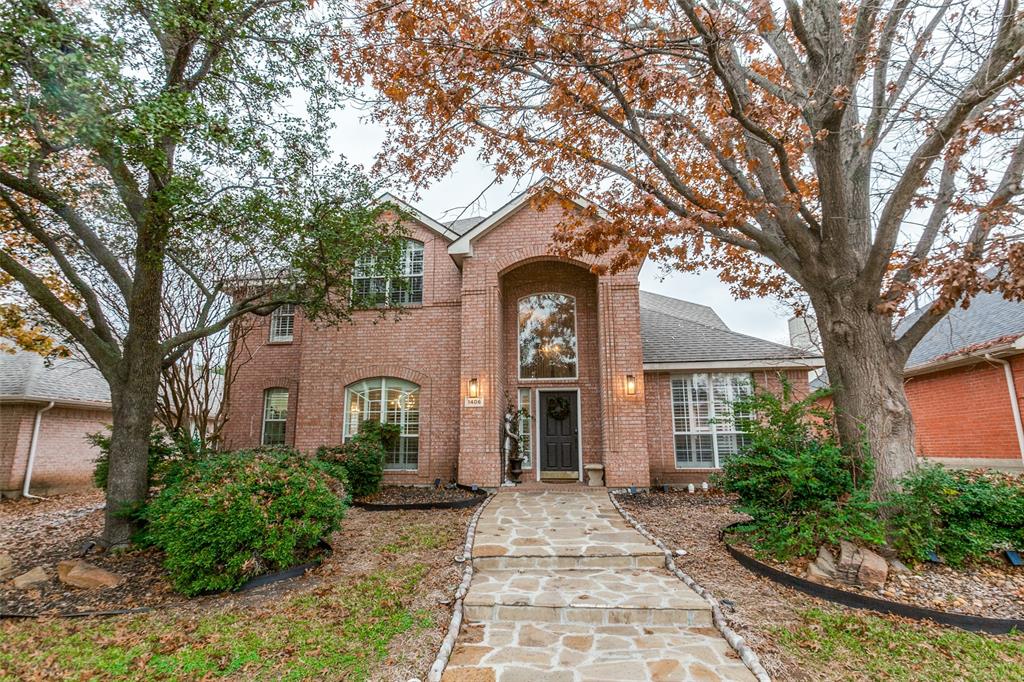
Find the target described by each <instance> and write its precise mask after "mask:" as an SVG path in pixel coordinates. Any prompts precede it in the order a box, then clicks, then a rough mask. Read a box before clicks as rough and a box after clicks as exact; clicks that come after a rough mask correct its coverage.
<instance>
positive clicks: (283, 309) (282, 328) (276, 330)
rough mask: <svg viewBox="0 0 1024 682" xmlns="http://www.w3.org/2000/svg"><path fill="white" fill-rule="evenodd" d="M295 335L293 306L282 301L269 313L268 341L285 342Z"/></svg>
mask: <svg viewBox="0 0 1024 682" xmlns="http://www.w3.org/2000/svg"><path fill="white" fill-rule="evenodd" d="M294 337H295V306H294V305H293V304H291V303H283V304H281V305H280V306H278V307H277V309H276V310H274V312H272V313H270V342H271V343H285V342H287V341H291V340H292V339H293V338H294Z"/></svg>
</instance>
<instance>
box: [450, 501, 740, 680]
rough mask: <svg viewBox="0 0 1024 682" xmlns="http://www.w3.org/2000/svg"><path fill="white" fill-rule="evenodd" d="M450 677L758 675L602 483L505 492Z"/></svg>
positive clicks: (482, 551) (479, 541) (476, 556)
mask: <svg viewBox="0 0 1024 682" xmlns="http://www.w3.org/2000/svg"><path fill="white" fill-rule="evenodd" d="M473 569H474V574H473V582H472V584H471V586H470V589H469V593H468V594H467V595H466V599H465V602H464V608H465V613H464V615H465V625H464V626H463V628H462V632H461V633H460V634H459V639H458V642H457V643H456V645H455V649H454V651H453V652H452V656H451V659H450V660H449V662H448V667H447V669H446V670H445V673H444V676H443V677H442V680H443V682H540V681H549V680H550V681H558V682H563V681H564V682H590V681H595V682H596V681H599V680H601V681H615V682H624V681H627V680H630V681H631V680H637V681H643V680H652V681H655V680H656V681H665V682H669V681H675V680H679V681H681V682H683V681H690V680H693V681H697V680H700V681H702V682H718V681H725V680H727V681H730V682H731V681H733V680H735V681H737V682H750V681H752V680H754V676H753V675H752V674H751V673H750V671H749V670H748V669H747V668H746V666H744V665H743V663H742V662H741V661H740V660H739V657H738V656H737V655H736V653H735V652H734V651H733V650H732V649H731V648H730V647H729V645H728V644H726V642H725V640H724V639H722V637H721V635H720V634H719V632H718V630H716V629H715V628H714V627H713V626H712V624H711V610H710V607H709V606H708V604H707V602H705V601H704V600H703V599H701V598H700V597H699V596H698V595H697V594H696V593H695V592H693V591H692V590H691V589H690V588H688V587H687V586H686V585H684V584H683V583H682V582H680V581H679V580H678V579H676V578H675V577H674V576H672V575H670V574H669V572H668V571H667V570H666V569H665V567H664V555H663V554H662V553H661V551H660V550H659V549H658V548H657V547H655V546H654V545H653V544H651V543H650V542H648V541H647V539H646V538H644V537H643V536H642V535H640V534H639V533H637V532H636V531H635V530H634V529H633V528H632V527H631V526H630V525H629V524H628V523H627V522H626V521H625V519H623V518H622V517H621V516H620V515H619V513H618V512H617V511H616V510H615V507H614V506H612V503H611V501H610V500H609V499H608V494H607V492H606V491H605V490H603V489H600V490H573V491H571V492H570V491H567V492H560V491H554V492H550V491H545V492H515V491H504V490H503V491H501V492H499V493H498V494H497V495H496V496H495V498H494V499H493V500H491V502H490V503H489V504H488V506H487V508H486V509H485V510H484V511H483V514H482V515H481V516H480V520H479V522H478V524H477V528H476V538H475V540H474V544H473Z"/></svg>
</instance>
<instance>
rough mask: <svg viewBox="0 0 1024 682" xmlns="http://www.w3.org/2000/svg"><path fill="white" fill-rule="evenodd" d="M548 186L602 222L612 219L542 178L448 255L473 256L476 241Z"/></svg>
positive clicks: (470, 234) (487, 220)
mask: <svg viewBox="0 0 1024 682" xmlns="http://www.w3.org/2000/svg"><path fill="white" fill-rule="evenodd" d="M548 186H550V187H552V188H554V190H555V191H556V192H561V193H564V194H565V197H566V198H567V199H569V200H570V201H571V202H573V203H574V204H576V205H577V206H579V207H580V208H582V209H584V210H590V209H595V210H596V211H597V214H598V215H599V216H600V217H601V219H602V220H608V219H609V218H610V216H609V215H608V213H607V212H606V211H605V210H604V209H603V208H601V207H600V206H598V205H597V204H595V203H593V202H592V201H588V200H587V199H583V198H577V197H574V196H572V195H571V194H570V193H569V192H565V190H564V188H563V187H562V186H561V185H558V184H556V183H555V182H554V180H552V179H551V178H542V179H541V180H539V181H538V182H535V183H534V184H532V185H530V186H529V187H527V188H526V189H525V190H523V191H522V192H521V193H520V194H519V196H517V197H515V198H513V199H512V200H510V201H509V202H508V203H507V204H505V205H504V206H502V207H501V208H499V209H498V210H497V211H495V212H494V213H492V214H491V215H489V216H487V217H486V218H485V219H484V220H482V221H480V222H479V223H478V224H477V225H475V226H474V227H473V229H471V230H470V231H469V232H467V233H466V234H464V235H462V236H461V237H459V238H458V239H456V240H455V242H454V243H452V244H451V246H449V247H448V254H449V255H451V256H452V257H464V256H472V255H473V240H474V239H476V238H477V237H480V236H482V235H483V234H484V233H485V232H487V231H488V230H490V229H491V228H492V227H494V226H495V225H497V224H498V223H500V222H501V221H503V220H504V219H505V218H507V217H509V216H510V215H512V214H513V213H515V212H516V211H518V210H519V209H520V207H522V205H523V204H525V203H526V202H527V201H529V200H530V198H531V197H532V196H533V195H534V194H535V193H536V192H537V190H539V189H541V188H543V187H548Z"/></svg>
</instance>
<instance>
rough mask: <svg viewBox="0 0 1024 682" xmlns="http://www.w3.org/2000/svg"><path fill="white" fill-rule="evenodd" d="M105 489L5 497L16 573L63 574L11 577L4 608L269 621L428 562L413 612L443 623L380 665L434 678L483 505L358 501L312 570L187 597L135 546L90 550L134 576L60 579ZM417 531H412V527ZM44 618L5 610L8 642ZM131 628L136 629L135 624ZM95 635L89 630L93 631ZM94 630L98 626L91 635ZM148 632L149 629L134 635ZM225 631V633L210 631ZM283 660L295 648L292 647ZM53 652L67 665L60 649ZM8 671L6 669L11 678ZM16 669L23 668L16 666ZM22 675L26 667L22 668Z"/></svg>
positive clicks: (380, 671)
mask: <svg viewBox="0 0 1024 682" xmlns="http://www.w3.org/2000/svg"><path fill="white" fill-rule="evenodd" d="M102 504H103V498H102V495H101V494H99V493H92V494H86V495H67V496H61V497H55V498H53V499H50V500H47V501H44V502H29V501H18V502H10V501H3V502H0V552H8V553H10V554H11V556H12V557H13V558H14V561H15V566H16V568H18V569H20V570H19V571H18V572H17V573H15V574H14V575H17V574H20V573H22V572H24V571H27V570H29V569H30V568H33V567H34V566H38V565H45V566H46V568H47V570H48V571H49V572H50V573H51V575H52V576H53V577H52V579H51V580H50V581H49V582H48V583H47V584H46V585H45V586H44V587H43V588H42V589H37V590H27V591H20V590H16V589H15V588H14V587H13V585H12V584H11V582H10V580H9V579H8V580H6V581H4V582H0V611H3V612H10V611H21V612H25V611H33V612H35V611H44V612H47V613H53V612H57V611H83V610H108V609H124V608H133V607H140V606H143V607H146V606H148V607H157V608H158V609H159V611H158V613H160V614H166V616H165V617H166V618H172V619H174V622H176V623H179V624H180V629H181V631H182V632H191V631H192V630H193V629H194V628H195V623H198V622H199V620H200V619H201V618H205V617H209V616H210V615H211V614H216V613H227V614H238V616H239V617H240V618H243V617H244V618H251V619H253V620H256V621H259V620H260V619H262V618H280V617H283V616H284V612H283V611H282V607H283V606H284V605H285V604H287V603H289V600H291V599H292V598H294V597H300V596H305V595H317V594H322V593H324V592H325V591H326V590H328V589H329V588H330V587H331V586H333V585H339V584H340V585H347V584H352V583H354V582H356V581H359V580H363V579H365V578H366V577H367V576H371V575H375V574H376V573H377V572H378V571H381V570H401V569H402V568H403V567H405V568H408V567H412V566H416V567H422V568H425V571H424V578H423V579H422V581H421V582H420V584H419V585H418V586H417V588H416V590H415V594H414V595H413V597H412V601H411V603H409V604H408V608H409V610H410V612H413V613H416V614H417V617H424V618H427V617H429V620H430V621H431V622H432V623H433V627H430V628H426V629H421V628H414V629H410V630H409V631H408V632H405V633H403V634H401V635H398V636H397V637H395V638H394V639H392V641H391V642H390V643H389V645H388V647H387V654H386V657H385V658H384V659H383V660H382V661H381V662H380V663H379V665H378V666H376V667H375V668H374V669H373V670H372V674H371V678H372V679H374V680H382V681H394V682H405V681H406V680H409V679H411V678H425V677H426V674H427V671H428V669H429V667H430V665H431V664H432V663H433V660H434V656H435V654H436V652H437V649H438V648H439V646H440V644H441V640H442V639H443V638H444V635H445V632H446V631H447V627H448V622H449V620H450V618H451V609H452V604H453V595H454V592H455V589H456V587H457V586H458V584H459V582H460V581H461V579H462V570H463V564H461V563H457V562H456V561H455V559H456V557H459V556H461V554H462V551H461V547H462V543H463V541H464V539H465V531H466V527H467V525H468V523H469V520H470V518H471V517H472V515H473V512H474V510H473V509H453V510H429V511H418V510H411V511H390V512H377V513H371V512H366V511H363V510H360V509H358V508H350V509H349V510H348V511H347V512H346V515H345V519H344V520H343V521H342V527H341V529H340V530H339V531H338V532H337V533H335V534H334V535H333V536H332V537H331V539H330V544H331V547H332V549H333V552H332V553H331V554H330V555H328V556H327V557H325V559H324V561H323V562H322V563H321V564H320V565H319V566H317V567H315V568H313V569H311V570H309V571H308V572H307V573H306V574H305V575H304V576H302V577H300V578H295V579H291V580H285V581H282V582H277V583H273V584H271V585H266V586H263V587H260V588H257V589H254V590H251V591H246V592H237V593H224V594H217V595H209V596H204V597H198V598H194V599H186V598H184V597H182V596H181V595H178V594H177V593H175V592H173V591H172V589H171V587H170V585H169V583H168V581H167V579H166V578H165V577H164V575H163V572H162V568H161V566H160V561H161V556H160V555H159V553H158V552H151V551H128V552H125V553H119V554H112V555H106V554H102V553H101V554H92V553H91V554H89V555H88V556H87V557H86V559H87V560H88V561H89V562H90V563H93V564H95V565H97V566H101V567H103V568H106V569H107V570H111V571H114V572H116V573H119V574H120V575H123V576H125V577H126V578H127V580H126V582H125V583H124V584H123V585H121V586H119V587H116V588H105V589H98V590H79V589H76V588H72V587H69V586H67V585H64V584H63V583H60V582H59V581H58V580H57V578H56V568H55V564H56V562H57V561H59V560H62V559H65V558H70V557H73V556H75V550H76V549H77V548H78V547H79V545H80V543H81V542H82V541H84V540H87V539H89V538H90V537H94V536H96V535H98V534H99V532H100V530H101V528H102V519H103V510H102ZM423 529H435V531H436V532H439V536H440V537H443V542H442V543H441V544H439V545H435V544H433V543H430V544H426V545H422V544H417V537H418V536H417V534H416V533H417V532H423ZM410 533H411V535H410ZM149 615H150V614H133V615H127V616H118V617H117V618H115V620H114V622H115V623H118V624H119V625H118V632H125V630H124V628H123V627H122V625H120V624H123V623H126V622H129V621H132V620H135V619H140V618H146V617H148V616H149ZM37 622H39V623H42V622H43V621H36V620H35V619H28V620H26V619H7V620H5V619H0V641H2V640H3V638H4V634H3V633H4V631H5V629H6V628H16V629H23V628H32V627H35V626H34V625H33V624H34V623H37ZM58 625H59V627H62V628H65V629H67V630H68V632H69V633H71V632H83V633H86V632H90V631H88V630H87V629H85V630H83V629H82V628H87V627H88V626H87V622H86V621H83V620H80V619H73V620H61V621H58ZM127 632H132V631H131V629H130V628H129V629H128V630H127ZM83 636H85V635H83ZM88 636H91V635H88ZM131 636H133V637H135V636H137V637H144V636H145V631H144V630H143V631H141V632H140V633H136V634H132V635H131ZM210 636H211V637H212V636H215V635H210ZM173 644H174V646H172V645H171V644H168V651H171V650H173V649H174V648H175V647H176V646H179V645H180V646H187V645H188V644H189V638H188V637H183V638H182V640H181V641H180V642H175V643H173ZM282 657H283V658H282V665H286V659H287V656H286V655H285V654H283V653H282ZM53 659H54V660H55V661H57V662H58V663H55V665H56V666H57V667H59V660H60V659H59V657H58V656H57V655H56V654H54V656H53ZM3 672H4V671H0V677H3ZM6 672H7V673H8V674H14V673H15V671H12V670H8V671H6ZM15 678H17V675H15Z"/></svg>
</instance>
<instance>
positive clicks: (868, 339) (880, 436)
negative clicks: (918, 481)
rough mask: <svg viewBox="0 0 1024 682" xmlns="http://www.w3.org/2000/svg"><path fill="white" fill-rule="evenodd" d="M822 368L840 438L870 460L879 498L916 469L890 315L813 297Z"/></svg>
mask: <svg viewBox="0 0 1024 682" xmlns="http://www.w3.org/2000/svg"><path fill="white" fill-rule="evenodd" d="M814 308H815V312H816V313H817V316H818V325H819V331H820V332H821V339H822V346H823V348H824V355H825V368H826V370H828V376H829V383H830V384H831V386H832V387H833V389H834V394H833V401H834V406H835V413H836V424H837V427H838V430H839V439H840V442H841V443H842V445H843V448H844V449H846V450H847V451H848V452H856V453H858V454H859V455H861V456H870V457H871V459H872V460H873V462H874V484H873V486H872V498H874V499H876V500H880V499H882V498H884V497H885V496H886V494H888V493H889V492H891V491H893V490H895V489H896V488H897V487H898V482H899V479H900V478H902V477H903V476H904V475H906V474H907V473H909V472H911V471H913V470H914V468H915V466H916V464H917V457H916V454H915V451H914V423H913V420H912V419H911V415H910V405H909V403H908V402H907V394H906V391H905V390H904V387H903V366H904V363H905V362H906V356H905V354H904V353H903V351H902V350H900V349H899V348H898V347H897V346H896V345H895V341H894V339H893V334H892V330H891V326H890V324H891V323H890V320H889V318H888V317H887V316H885V315H880V314H878V313H875V312H873V311H872V310H870V308H871V306H870V305H868V304H861V303H860V302H857V301H851V300H849V298H845V297H844V298H838V297H829V299H828V300H827V301H817V300H816V301H815V302H814Z"/></svg>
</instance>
